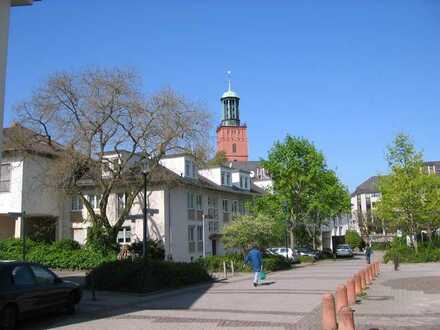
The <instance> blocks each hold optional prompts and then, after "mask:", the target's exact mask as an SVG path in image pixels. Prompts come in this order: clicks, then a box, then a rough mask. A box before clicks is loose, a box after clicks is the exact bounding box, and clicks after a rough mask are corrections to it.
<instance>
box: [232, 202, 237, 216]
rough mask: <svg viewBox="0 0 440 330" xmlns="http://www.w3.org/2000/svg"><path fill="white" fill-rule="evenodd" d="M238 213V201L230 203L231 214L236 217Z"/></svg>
mask: <svg viewBox="0 0 440 330" xmlns="http://www.w3.org/2000/svg"><path fill="white" fill-rule="evenodd" d="M237 213H238V201H232V214H234V215H236V214H237Z"/></svg>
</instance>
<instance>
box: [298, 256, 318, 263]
mask: <svg viewBox="0 0 440 330" xmlns="http://www.w3.org/2000/svg"><path fill="white" fill-rule="evenodd" d="M299 262H300V263H303V262H304V263H307V262H308V263H312V262H315V258H313V257H311V256H299Z"/></svg>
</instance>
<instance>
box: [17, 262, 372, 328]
mask: <svg viewBox="0 0 440 330" xmlns="http://www.w3.org/2000/svg"><path fill="white" fill-rule="evenodd" d="M364 264H365V261H364V258H360V257H359V258H355V259H345V260H337V261H333V260H329V261H322V262H319V263H317V264H314V265H310V266H307V267H300V268H297V269H293V270H289V271H283V272H276V273H272V274H269V275H268V278H267V280H266V282H265V285H262V286H261V287H258V288H253V286H252V282H251V276H250V275H245V276H240V277H237V278H234V279H229V280H227V281H224V282H221V283H214V284H210V285H201V286H198V287H195V288H186V289H182V290H177V291H172V292H166V293H162V294H158V295H149V296H145V295H128V294H115V293H102V292H98V293H97V297H98V300H97V301H92V300H91V299H90V293H86V294H85V297H84V300H83V302H82V303H81V305H80V309H79V312H78V313H77V315H75V316H73V317H66V316H59V317H56V318H55V320H51V321H46V320H41V321H33V322H32V324H29V323H26V324H24V327H23V329H54V328H58V329H108V328H111V329H218V328H221V329H237V328H245V329H307V330H308V329H311V330H313V329H320V317H319V306H320V303H321V298H322V295H323V294H324V293H327V292H334V290H335V289H336V286H337V285H338V284H340V283H344V282H345V281H346V280H347V278H348V277H349V276H350V275H352V274H354V273H355V272H356V271H358V270H359V269H360V268H361V267H362V266H364Z"/></svg>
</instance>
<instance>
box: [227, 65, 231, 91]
mask: <svg viewBox="0 0 440 330" xmlns="http://www.w3.org/2000/svg"><path fill="white" fill-rule="evenodd" d="M226 74H227V75H228V91H231V74H232V72H231V70H228V71H226Z"/></svg>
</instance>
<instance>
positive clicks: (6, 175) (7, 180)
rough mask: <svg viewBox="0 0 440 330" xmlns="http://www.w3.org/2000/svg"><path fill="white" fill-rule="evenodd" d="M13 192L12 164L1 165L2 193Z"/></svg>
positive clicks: (0, 180)
mask: <svg viewBox="0 0 440 330" xmlns="http://www.w3.org/2000/svg"><path fill="white" fill-rule="evenodd" d="M10 190H11V164H0V192H8V191H10Z"/></svg>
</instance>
